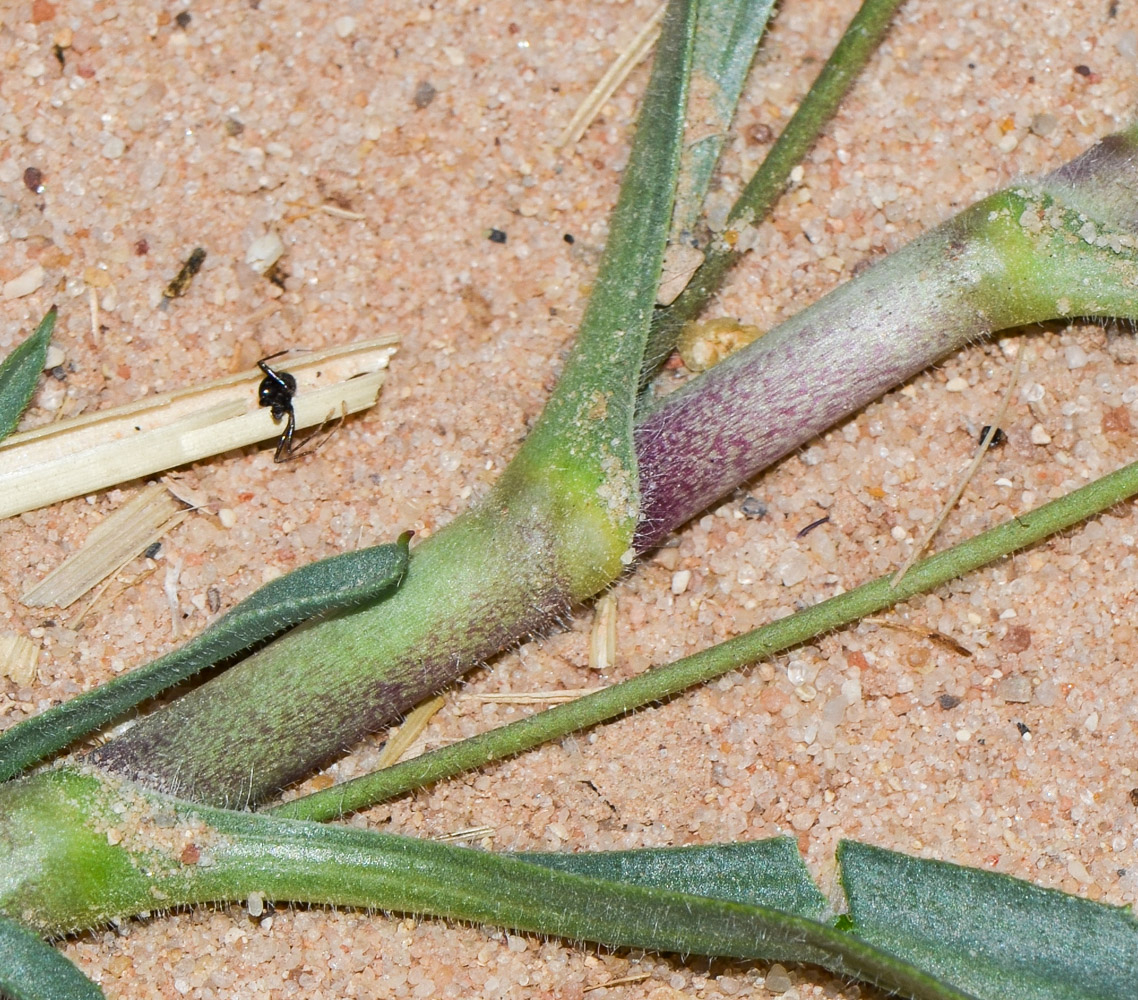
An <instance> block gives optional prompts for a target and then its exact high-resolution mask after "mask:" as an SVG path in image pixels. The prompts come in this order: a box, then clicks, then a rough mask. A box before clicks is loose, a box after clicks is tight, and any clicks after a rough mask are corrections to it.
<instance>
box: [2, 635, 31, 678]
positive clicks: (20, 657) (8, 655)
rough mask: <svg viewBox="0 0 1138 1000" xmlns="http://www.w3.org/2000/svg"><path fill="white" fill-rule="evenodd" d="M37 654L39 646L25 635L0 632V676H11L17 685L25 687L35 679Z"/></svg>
mask: <svg viewBox="0 0 1138 1000" xmlns="http://www.w3.org/2000/svg"><path fill="white" fill-rule="evenodd" d="M39 655H40V650H39V646H37V645H36V644H35V643H34V642H32V640H31V639H29V638H28V637H27V636H23V635H17V634H16V633H14V632H5V633H3V634H0V677H9V678H11V680H12V683H13V684H15V685H16V686H17V687H27V686H28V685H29V684H31V683H32V682H33V681H34V680H35V679H36V662H37V661H38V660H39Z"/></svg>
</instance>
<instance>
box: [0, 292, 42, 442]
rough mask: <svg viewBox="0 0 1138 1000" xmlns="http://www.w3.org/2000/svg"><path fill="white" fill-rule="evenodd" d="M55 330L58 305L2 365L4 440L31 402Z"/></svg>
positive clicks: (0, 417) (0, 424)
mask: <svg viewBox="0 0 1138 1000" xmlns="http://www.w3.org/2000/svg"><path fill="white" fill-rule="evenodd" d="M54 329H55V306H52V307H51V308H50V309H49V310H48V311H47V315H46V316H44V318H43V319H42V320H41V321H40V325H39V326H37V327H36V328H35V331H34V332H33V333H32V335H31V336H30V337H28V339H27V340H25V341H24V342H23V343H22V344H20V345H19V347H17V348H16V349H15V350H14V351H13V352H12V353H11V354H9V355H8V357H6V358H5V359H4V362H3V364H0V440H3V439H4V438H6V437H7V436H8V435H9V434H11V433H12V431H14V430H15V429H16V425H17V424H18V423H19V422H20V417H21V416H22V415H23V412H24V410H26V409H27V408H28V403H29V402H31V398H32V394H33V393H34V392H35V391H36V384H37V383H38V382H39V377H40V372H42V371H43V366H44V362H45V361H46V360H47V345H48V344H49V343H50V341H51V333H52V331H53V330H54Z"/></svg>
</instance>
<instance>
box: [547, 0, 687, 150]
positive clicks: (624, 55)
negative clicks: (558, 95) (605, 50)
mask: <svg viewBox="0 0 1138 1000" xmlns="http://www.w3.org/2000/svg"><path fill="white" fill-rule="evenodd" d="M665 6H666V5H665V4H661V5H660V6H659V7H658V8H657V9H656V10H655V11H653V13H652V14H651V15H649V17H648V20H647V21H645V22H644V27H643V28H641V29H640V32H639V33H638V34H637V36H636V37H635V38H634V39H633V40H632V43H631V44H630V45H629V46H628V48H626V49H625V50H624V51H623V52H621V53H620V55H618V56H617V57H616V59H614V60H613V62H612V65H610V66H609V68H608V69H607V70H605V75H604V76H602V77H601V78H600V80H599V81H598V82H597V85H596V86H595V87H594V88H593V89H592V90H591V91H590V92H589V96H588V97H586V98H585V100H584V101H582V102H581V106H580V107H579V108H578V109H577V113H576V114H575V115H573V118H572V119H571V120H570V122H569V124H568V125H566V126H565V129H564V131H562V133H561V134H560V135H559V136H558V137H557V141H556V142H554V144H553V148H554V149H561V148H563V147H565V146H574V145H576V144H577V140H578V139H580V138H581V136H583V135H584V134H585V130H586V129H587V128H588V127H589V125H591V124H592V121H593V119H594V118H595V117H596V116H597V113H598V112H599V111H600V110H601V108H602V107H603V106H604V103H605V101H607V100H608V99H609V98H610V97H612V95H613V94H614V93H616V88H617V87H619V86H620V85H621V84H622V83H623V82H624V81H625V80H626V79H628V74H629V73H631V72H632V71H633V69H634V68H635V67H636V65H637V63H639V62H640V60H641V59H643V58H644V57H645V56H646V55H647V54H648V50H649V49H651V48H652V46H653V44H655V42H656V36H657V35H658V34H659V33H660V22H661V21H662V20H663V19H664V9H665Z"/></svg>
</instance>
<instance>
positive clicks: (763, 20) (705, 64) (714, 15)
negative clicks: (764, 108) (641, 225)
mask: <svg viewBox="0 0 1138 1000" xmlns="http://www.w3.org/2000/svg"><path fill="white" fill-rule="evenodd" d="M773 8H774V0H757V2H756V0H744V2H740V0H702V2H701V3H700V5H699V23H698V24H697V26H696V36H695V51H694V52H693V54H692V86H693V89H694V93H695V95H696V98H697V100H696V101H695V106H694V107H693V108H692V112H693V113H692V114H689V116H688V118H689V121H688V128H689V129H693V130H694V131H695V133H696V135H697V138H695V139H694V140H693V141H692V142H691V143H690V144H689V145H688V146H687V148H686V149H685V150H684V153H683V160H682V162H681V166H680V178H679V186H678V188H677V190H676V208H675V212H674V216H673V219H672V236H671V239H672V240H673V241H674V240H676V239H679V238H680V237H681V235H682V234H683V233H684V232H685V231H690V230H691V229H693V228H694V227H695V225H696V223H697V222H698V221H699V216H700V213H701V212H702V211H703V202H704V199H705V198H706V197H707V189H708V186H709V184H710V183H711V174H712V172H713V171H714V170H715V164H716V163H717V162H718V161H719V154H720V153H721V152H722V150H723V144H724V143H725V142H726V141H727V137H728V135H729V134H730V132H729V130H730V128H731V122H732V120H733V119H734V117H735V109H736V107H737V106H738V104H739V95H740V94H741V93H742V90H743V84H744V83H745V82H746V80H747V73H748V72H749V71H750V69H751V62H752V61H753V60H754V58H755V50H756V49H758V47H759V40H760V39H761V38H762V37H763V32H764V31H766V27H767V22H768V21H769V20H770V15H771V10H772V9H773ZM696 116H698V119H696ZM708 133H710V134H708Z"/></svg>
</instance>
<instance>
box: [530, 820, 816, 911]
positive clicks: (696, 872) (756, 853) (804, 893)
mask: <svg viewBox="0 0 1138 1000" xmlns="http://www.w3.org/2000/svg"><path fill="white" fill-rule="evenodd" d="M512 857H515V858H517V859H518V860H519V861H528V862H530V863H531V864H537V865H543V866H544V867H546V868H555V869H557V870H558V871H563V872H569V873H570V874H573V875H584V876H585V877H586V878H596V879H602V880H604V881H607V882H624V883H627V884H629V885H643V886H650V887H653V888H657V889H670V890H671V891H673V892H686V893H689V894H691V895H693V896H708V897H711V898H714V899H722V900H725V901H727V902H732V903H744V904H746V905H749V906H766V907H770V908H771V909H774V910H782V911H783V912H785V913H793V914H796V915H797V916H800V917H806V918H807V919H809V920H816V921H818V922H824V921H826V920H827V919H828V917H829V913H830V906H829V903H827V901H826V897H825V896H823V895H822V893H821V892H819V891H818V887H817V886H816V885H815V884H814V881H813V880H812V879H811V878H810V872H809V871H807V869H806V865H805V864H803V862H802V855H800V854H799V853H798V844H797V842H796V841H795V840H794V838H793V837H772V838H770V839H769V840H755V841H744V842H743V843H738V844H708V845H700V846H695V847H663V848H648V849H641V850H634V851H599V852H592V851H589V852H581V853H578V854H553V853H545V852H541V853H538V852H532V853H526V854H514V855H512Z"/></svg>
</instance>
